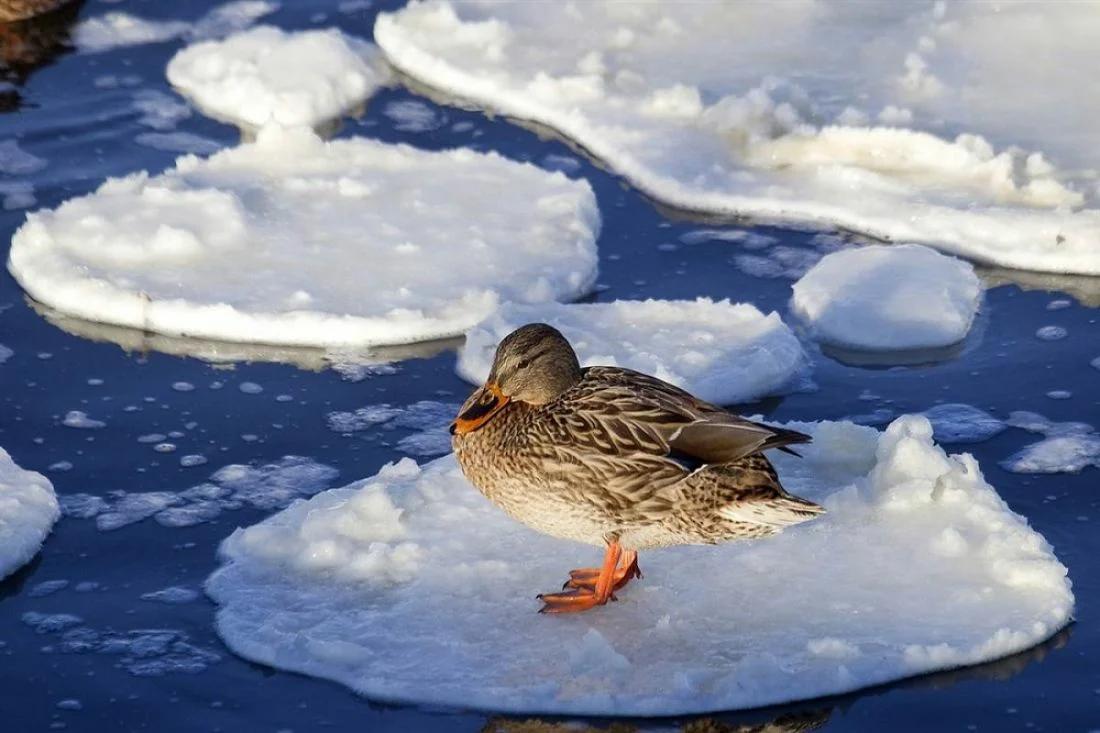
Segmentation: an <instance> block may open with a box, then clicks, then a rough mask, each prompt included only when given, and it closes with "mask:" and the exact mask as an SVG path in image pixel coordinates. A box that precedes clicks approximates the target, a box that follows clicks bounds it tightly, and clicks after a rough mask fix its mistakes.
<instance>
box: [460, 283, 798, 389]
mask: <svg viewBox="0 0 1100 733" xmlns="http://www.w3.org/2000/svg"><path fill="white" fill-rule="evenodd" d="M537 321H541V322H544V323H549V324H550V325H552V326H554V327H555V328H557V329H558V330H560V331H561V332H562V334H563V335H564V336H565V337H566V338H567V339H569V342H570V343H571V344H572V345H573V348H574V349H575V350H576V352H577V357H578V358H579V359H580V362H581V365H582V366H592V365H594V364H604V365H611V366H620V367H626V368H628V369H634V370H637V371H640V372H644V373H646V374H652V375H653V376H656V377H659V378H660V379H663V380H665V381H666V382H670V383H672V384H675V385H676V386H678V387H681V388H683V389H686V390H687V391H689V392H691V393H692V394H694V395H695V396H697V397H699V398H701V399H704V400H708V401H710V402H715V403H717V404H725V405H729V404H735V403H740V402H751V401H752V400H756V399H759V398H761V397H764V396H766V395H769V394H777V393H781V392H784V391H790V390H791V389H793V388H797V387H798V386H799V382H800V381H801V378H802V377H803V376H804V375H805V374H806V372H807V371H808V363H807V360H806V355H805V353H804V352H803V350H802V346H801V344H799V342H798V338H797V337H795V335H794V334H793V333H792V332H791V330H790V329H789V328H788V327H787V325H786V324H785V323H783V320H782V319H781V318H780V317H779V314H777V313H769V314H768V315H764V314H763V313H761V312H760V311H759V310H758V309H757V308H756V307H755V306H753V305H750V304H748V303H731V302H729V301H728V300H721V301H713V300H710V299H708V298H699V299H697V300H616V301H613V302H610V303H576V304H560V303H551V304H543V305H537V306H525V305H517V304H513V303H506V304H504V305H503V306H501V308H500V309H499V310H497V311H496V313H494V314H493V315H492V316H490V317H489V318H488V319H486V320H485V321H484V322H482V323H480V324H478V325H477V326H476V327H475V328H473V329H471V330H470V331H468V332H467V334H466V342H465V344H464V345H463V347H462V349H461V350H460V351H459V355H458V367H457V370H458V374H459V376H461V377H462V378H463V379H466V380H467V381H469V382H473V383H475V384H481V383H482V382H484V381H485V378H486V377H488V376H489V369H490V368H491V367H492V364H493V354H494V352H495V351H496V347H497V344H499V343H500V341H501V339H503V338H504V337H505V336H507V335H508V334H509V333H511V332H512V331H514V330H515V329H517V328H519V327H520V326H522V325H523V324H525V323H532V322H537Z"/></svg>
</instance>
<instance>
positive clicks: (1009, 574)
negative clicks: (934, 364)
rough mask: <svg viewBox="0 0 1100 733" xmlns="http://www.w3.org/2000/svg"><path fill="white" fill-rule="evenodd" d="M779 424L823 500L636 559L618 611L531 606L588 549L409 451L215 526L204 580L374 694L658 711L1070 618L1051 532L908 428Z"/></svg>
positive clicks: (809, 489)
mask: <svg viewBox="0 0 1100 733" xmlns="http://www.w3.org/2000/svg"><path fill="white" fill-rule="evenodd" d="M792 427H795V428H797V429H799V430H805V431H808V432H811V433H813V435H814V442H813V443H812V444H810V445H808V446H806V447H805V451H804V456H805V457H804V459H801V460H800V459H798V458H795V457H792V456H786V455H782V454H776V455H775V456H774V459H775V462H776V465H777V468H778V471H779V473H780V474H781V476H782V478H783V481H784V483H785V485H786V486H787V487H788V488H789V489H790V490H791V491H793V492H794V493H796V494H799V495H801V496H806V497H808V498H811V499H814V500H816V501H819V502H824V504H825V506H826V507H827V509H828V513H827V514H825V515H824V516H822V517H821V518H819V519H817V520H815V521H814V522H810V523H807V524H805V525H802V526H799V527H795V528H791V529H789V530H787V531H785V532H784V533H783V534H781V535H779V536H778V537H775V538H771V539H767V540H762V541H759V542H755V543H751V544H728V545H720V546H714V547H680V548H672V549H668V550H661V551H654V552H650V553H643V555H642V558H641V565H642V569H643V571H644V572H645V578H644V579H643V580H641V581H636V582H635V583H634V584H632V585H631V586H630V587H628V588H626V589H625V590H624V591H622V592H621V593H620V594H619V600H618V602H617V603H613V604H609V605H607V606H605V607H603V608H599V609H596V610H594V611H591V612H588V613H585V614H580V615H577V616H567V617H545V616H539V615H538V614H537V613H535V612H536V610H537V609H538V607H539V602H538V601H537V600H536V599H535V598H534V594H535V593H537V592H540V591H547V590H554V589H556V588H558V587H560V583H561V582H562V579H563V578H564V577H565V572H566V571H567V570H569V569H570V568H574V567H578V566H584V565H588V564H591V563H592V562H594V561H596V560H597V555H598V550H596V549H595V548H590V547H585V546H582V545H578V544H573V543H568V542H563V541H559V540H555V539H552V538H548V537H545V536H541V535H538V534H535V533H534V532H532V531H530V530H528V529H527V528H526V527H524V526H522V525H520V524H518V523H515V522H513V521H512V520H510V519H508V518H507V517H506V516H505V515H504V514H503V513H502V512H500V511H499V510H498V509H497V508H496V507H495V506H494V505H492V504H490V503H489V502H488V501H487V500H486V499H484V498H483V497H482V496H481V495H480V494H479V493H478V492H477V491H476V490H474V489H473V488H472V487H471V486H470V485H469V484H468V483H467V482H466V481H465V479H464V478H463V477H462V475H461V472H460V471H459V469H458V467H457V464H456V463H455V461H454V459H453V457H451V456H448V457H445V458H440V459H437V460H436V461H434V462H432V463H428V464H426V465H423V466H418V465H417V464H416V463H415V462H413V461H412V460H411V459H404V460H402V461H401V462H399V463H397V464H391V465H389V466H387V467H385V468H383V469H382V470H381V471H380V472H379V473H378V475H376V476H374V477H371V478H369V479H365V480H363V481H359V482H356V483H354V484H351V485H349V486H348V487H345V488H342V489H334V490H331V491H326V492H324V493H321V494H318V495H317V496H315V497H313V498H312V499H310V500H309V501H305V502H300V503H297V504H294V505H292V506H290V507H289V508H287V509H286V510H285V511H283V512H281V513H279V514H277V515H275V516H273V517H271V518H269V519H267V520H266V521H264V522H262V523H261V524H258V525H255V526H253V527H249V528H247V529H238V530H237V531H236V532H234V533H233V534H232V535H231V536H230V537H229V538H227V539H226V540H225V542H224V543H223V544H222V546H221V550H220V555H221V559H222V562H223V565H222V567H221V568H220V569H219V570H217V571H216V572H215V573H214V574H213V575H212V576H211V577H210V579H209V580H208V581H207V584H206V589H207V592H208V593H209V594H210V595H211V596H212V597H213V598H214V600H215V601H216V602H217V603H218V604H219V607H220V608H219V610H218V615H217V629H218V632H219V634H220V635H221V636H222V638H223V639H224V640H225V641H226V643H227V644H228V645H229V647H230V648H231V649H233V650H234V651H235V652H236V653H238V654H240V655H242V656H244V657H246V658H248V659H252V660H255V661H257V662H260V663H263V664H270V665H275V666H278V667H280V668H284V669H289V670H293V671H296V672H300V673H303V674H309V675H313V676H317V677H323V678H328V679H333V680H337V681H339V682H341V683H343V684H345V685H347V686H349V687H351V688H352V689H354V690H356V691H358V692H360V693H362V694H364V695H367V696H369V697H371V698H372V699H378V700H389V701H402V702H413V703H421V704H428V705H447V706H458V707H463V708H469V707H473V708H482V709H491V710H499V711H507V712H524V713H533V712H543V713H562V714H574V713H586V714H601V715H605V714H606V715H611V714H614V715H673V714H681V713H697V712H704V711H713V710H727V709H735V708H746V707H758V706H763V705H768V704H772V703H779V702H783V701H787V700H794V699H803V698H813V697H818V696H822V695H829V694H833V693H840V692H844V691H848V690H854V689H857V688H861V687H866V686H869V685H875V684H878V683H882V682H887V681H890V680H895V679H899V678H904V677H908V676H913V675H918V674H921V673H923V672H929V671H932V670H939V669H945V668H951V667H957V666H962V665H967V664H974V663H978V662H982V661H986V660H990V659H994V658H998V657H1001V656H1005V655H1009V654H1012V653H1014V652H1017V651H1020V650H1022V649H1025V648H1027V647H1029V646H1031V645H1034V644H1036V643H1038V642H1041V641H1042V640H1044V639H1046V638H1048V637H1050V636H1051V635H1053V634H1054V633H1055V632H1056V631H1057V630H1058V629H1060V628H1061V627H1063V626H1064V625H1066V624H1067V623H1068V622H1069V620H1070V617H1071V614H1072V612H1073V604H1074V599H1073V594H1072V593H1071V590H1070V583H1069V580H1068V578H1067V575H1066V568H1065V567H1064V566H1063V565H1062V564H1061V563H1060V562H1059V561H1058V560H1057V558H1056V557H1055V556H1054V554H1053V552H1052V550H1051V547H1050V545H1049V544H1048V543H1047V542H1046V541H1045V540H1044V539H1043V537H1042V536H1041V535H1039V534H1038V533H1036V532H1035V531H1034V530H1032V529H1031V528H1030V527H1029V526H1028V524H1027V521H1026V520H1025V519H1024V518H1023V517H1020V516H1019V515H1017V514H1015V513H1013V512H1012V511H1011V510H1010V509H1009V508H1008V507H1007V506H1006V505H1005V504H1004V502H1003V501H1002V500H1001V499H1000V497H999V496H998V495H997V493H996V491H995V490H994V489H993V488H992V487H991V486H990V485H989V484H988V483H986V482H985V480H984V479H983V477H982V474H981V471H980V470H979V468H978V465H977V463H976V462H975V461H974V459H973V458H972V457H971V456H969V455H965V454H964V455H959V456H947V455H945V454H944V452H943V451H942V450H941V449H940V448H938V447H936V446H935V445H934V444H933V443H932V440H931V435H932V429H931V426H930V425H929V423H928V422H927V421H926V420H925V419H924V418H921V417H903V418H900V419H899V420H897V421H895V422H894V423H893V424H892V425H891V426H890V427H889V428H888V429H887V430H886V431H885V432H884V433H879V432H878V431H876V430H873V429H871V428H866V427H861V426H856V425H852V424H850V423H828V422H826V423H816V424H804V423H797V424H792ZM871 550H873V551H871ZM901 568H904V572H899V569H901ZM487 630H491V633H487ZM548 649H550V650H553V653H549V654H548V653H547V650H548ZM410 660H413V663H410Z"/></svg>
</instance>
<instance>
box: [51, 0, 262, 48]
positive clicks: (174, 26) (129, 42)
mask: <svg viewBox="0 0 1100 733" xmlns="http://www.w3.org/2000/svg"><path fill="white" fill-rule="evenodd" d="M278 8H279V3H277V2H270V1H269V0H236V1H235V2H230V3H226V4H225V5H221V6H218V7H216V8H214V9H213V10H211V11H210V12H208V13H207V14H206V15H204V16H203V17H201V18H199V19H198V20H197V21H195V22H194V23H191V22H188V21H184V20H148V19H146V18H142V17H140V16H137V15H133V14H132V13H127V12H124V11H112V12H109V13H104V14H103V15H99V16H96V17H94V18H88V19H87V20H83V21H81V22H79V23H77V24H76V26H74V27H73V33H72V36H73V42H74V43H75V44H76V47H77V48H78V49H79V50H80V51H83V52H85V53H99V52H102V51H110V50H111V49H115V48H123V47H126V46H138V45H142V44H146V43H163V42H164V41H171V40H173V39H176V38H181V37H186V38H190V39H192V40H206V39H209V38H220V37H222V36H225V35H229V34H230V33H234V32H236V31H241V30H244V29H245V28H247V27H248V26H250V25H251V24H252V23H253V22H254V21H256V20H257V19H259V18H262V17H263V16H265V15H268V14H269V13H273V12H275V11H276V10H278Z"/></svg>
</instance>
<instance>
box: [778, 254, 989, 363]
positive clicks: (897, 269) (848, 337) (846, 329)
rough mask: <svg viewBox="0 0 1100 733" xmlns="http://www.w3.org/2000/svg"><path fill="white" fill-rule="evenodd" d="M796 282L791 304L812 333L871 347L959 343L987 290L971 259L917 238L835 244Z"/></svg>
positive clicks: (829, 340) (846, 344)
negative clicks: (925, 244)
mask: <svg viewBox="0 0 1100 733" xmlns="http://www.w3.org/2000/svg"><path fill="white" fill-rule="evenodd" d="M792 289H793V291H794V295H793V296H792V297H791V308H792V310H793V311H794V313H795V314H796V315H798V316H799V318H801V319H802V320H803V321H804V322H805V323H806V325H807V326H808V327H809V329H810V332H811V334H812V335H813V336H814V338H816V339H817V340H818V341H820V342H822V343H826V344H831V345H834V346H841V347H846V348H854V349H866V350H872V351H895V350H906V349H933V348H939V347H943V346H950V345H951V344H955V343H958V342H959V341H962V340H963V338H965V337H966V334H967V331H969V330H970V325H971V324H972V323H973V322H974V316H975V315H976V314H977V312H978V305H979V303H980V302H981V297H982V284H981V281H980V280H979V279H978V276H977V275H975V274H974V268H973V267H972V266H971V265H970V264H969V263H967V262H963V261H962V260H958V259H956V258H954V257H949V256H947V255H942V254H940V253H939V252H936V251H935V250H932V249H929V248H928V247H922V246H920V245H917V244H905V245H873V246H867V247H857V248H855V249H846V250H841V251H839V252H833V253H832V254H829V255H826V256H825V257H823V258H822V259H821V261H820V262H818V263H817V264H816V265H815V266H814V267H813V268H811V269H810V271H809V272H807V273H806V274H805V276H803V277H802V279H801V280H799V281H798V282H796V283H795V284H794V285H793V286H792Z"/></svg>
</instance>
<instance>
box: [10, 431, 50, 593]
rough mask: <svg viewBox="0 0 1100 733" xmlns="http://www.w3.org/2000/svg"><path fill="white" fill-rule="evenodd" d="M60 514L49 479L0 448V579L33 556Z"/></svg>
mask: <svg viewBox="0 0 1100 733" xmlns="http://www.w3.org/2000/svg"><path fill="white" fill-rule="evenodd" d="M60 515H61V508H60V507H59V505H58V503H57V495H56V494H54V490H53V484H51V483H50V481H49V479H47V478H46V477H45V476H43V475H42V474H40V473H36V472H34V471H26V470H24V469H22V468H20V467H19V466H17V465H16V463H15V461H13V460H12V457H11V456H10V455H8V452H7V451H5V450H4V449H3V448H0V579H3V578H6V577H7V576H9V575H11V574H12V572H14V571H15V570H17V569H19V568H20V567H22V566H23V565H24V564H26V563H27V562H28V561H29V560H30V559H31V558H32V557H34V555H35V554H36V553H37V552H38V549H39V548H40V547H42V543H43V542H44V541H45V539H46V535H48V534H49V533H50V530H51V529H52V528H53V525H54V522H56V521H57V518H58V517H59V516H60Z"/></svg>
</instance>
